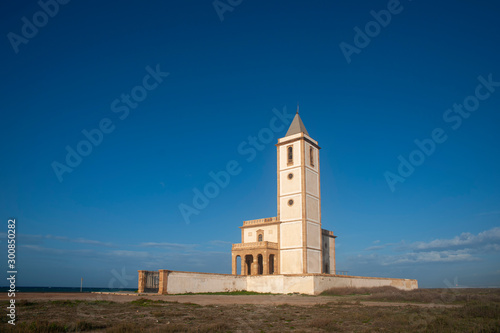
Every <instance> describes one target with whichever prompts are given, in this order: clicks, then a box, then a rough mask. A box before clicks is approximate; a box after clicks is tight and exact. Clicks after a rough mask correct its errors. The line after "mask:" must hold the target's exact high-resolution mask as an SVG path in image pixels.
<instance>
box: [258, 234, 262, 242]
mask: <svg viewBox="0 0 500 333" xmlns="http://www.w3.org/2000/svg"><path fill="white" fill-rule="evenodd" d="M259 242H262V234H260V235H259Z"/></svg>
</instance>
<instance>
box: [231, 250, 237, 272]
mask: <svg viewBox="0 0 500 333" xmlns="http://www.w3.org/2000/svg"><path fill="white" fill-rule="evenodd" d="M231 259H232V260H231V263H232V264H231V274H233V275H236V274H237V272H236V269H237V267H238V265H237V261H238V259H237V256H236V255H235V254H234V253H231Z"/></svg>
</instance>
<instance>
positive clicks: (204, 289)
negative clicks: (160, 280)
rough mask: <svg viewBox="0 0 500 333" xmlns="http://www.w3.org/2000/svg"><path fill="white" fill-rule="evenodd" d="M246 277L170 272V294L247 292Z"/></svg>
mask: <svg viewBox="0 0 500 333" xmlns="http://www.w3.org/2000/svg"><path fill="white" fill-rule="evenodd" d="M246 286H247V283H246V276H239V275H230V274H212V273H191V272H177V271H168V274H167V290H166V293H168V294H184V293H214V292H227V291H238V290H246Z"/></svg>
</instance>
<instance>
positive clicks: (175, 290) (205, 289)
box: [139, 270, 418, 295]
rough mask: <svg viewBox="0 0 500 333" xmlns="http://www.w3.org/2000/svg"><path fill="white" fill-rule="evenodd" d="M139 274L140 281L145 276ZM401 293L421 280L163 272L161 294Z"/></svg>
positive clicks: (312, 275)
mask: <svg viewBox="0 0 500 333" xmlns="http://www.w3.org/2000/svg"><path fill="white" fill-rule="evenodd" d="M141 272H143V271H139V281H140V277H141ZM383 286H391V287H395V288H398V289H401V290H412V289H417V288H418V282H417V280H411V279H392V278H375V277H363V276H346V275H328V274H304V275H298V274H297V275H257V276H255V275H252V276H244V275H230V274H215V273H194V272H178V271H168V270H160V288H159V291H158V292H159V293H160V294H162V293H163V294H185V293H213V292H229V291H240V290H247V291H255V292H260V293H273V294H290V293H300V294H308V295H318V294H321V293H322V292H323V291H325V290H328V289H331V288H342V287H354V288H361V287H367V288H372V287H383Z"/></svg>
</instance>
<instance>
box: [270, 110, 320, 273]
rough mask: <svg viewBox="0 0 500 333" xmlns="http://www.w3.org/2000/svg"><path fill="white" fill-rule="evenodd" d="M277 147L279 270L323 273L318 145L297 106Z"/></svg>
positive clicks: (282, 271) (283, 271)
mask: <svg viewBox="0 0 500 333" xmlns="http://www.w3.org/2000/svg"><path fill="white" fill-rule="evenodd" d="M276 147H277V153H278V216H277V219H278V221H280V222H281V223H280V231H279V234H280V239H279V252H280V273H281V274H307V273H322V271H323V268H322V262H323V253H322V230H321V194H320V179H319V172H320V171H319V150H320V147H319V146H318V142H317V141H315V140H314V139H312V138H311V137H310V136H309V133H308V132H307V130H306V128H305V126H304V123H303V122H302V119H300V116H299V111H298V108H297V114H296V115H295V117H294V118H293V121H292V123H291V125H290V128H289V129H288V132H287V133H286V135H285V137H283V138H281V139H279V140H278V144H277V145H276Z"/></svg>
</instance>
